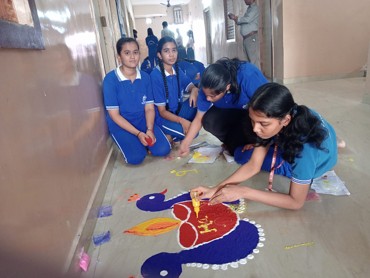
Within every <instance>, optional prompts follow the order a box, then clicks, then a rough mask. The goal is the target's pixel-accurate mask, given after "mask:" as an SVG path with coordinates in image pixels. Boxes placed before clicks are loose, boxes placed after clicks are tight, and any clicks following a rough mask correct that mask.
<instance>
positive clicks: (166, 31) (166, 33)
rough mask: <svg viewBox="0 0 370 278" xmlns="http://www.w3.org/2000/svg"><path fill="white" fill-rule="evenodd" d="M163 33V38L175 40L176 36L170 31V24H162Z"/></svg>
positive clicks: (164, 22)
mask: <svg viewBox="0 0 370 278" xmlns="http://www.w3.org/2000/svg"><path fill="white" fill-rule="evenodd" d="M162 27H163V29H162V31H161V38H163V37H171V38H173V39H175V34H174V32H172V31H171V30H170V29H168V23H167V21H163V22H162Z"/></svg>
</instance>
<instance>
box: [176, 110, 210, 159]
mask: <svg viewBox="0 0 370 278" xmlns="http://www.w3.org/2000/svg"><path fill="white" fill-rule="evenodd" d="M203 116H204V112H200V111H199V110H198V111H197V114H196V115H195V118H194V120H193V121H192V122H191V125H190V128H189V130H188V132H187V134H186V136H185V138H184V140H182V141H181V145H180V148H179V155H180V156H182V157H184V156H186V155H188V154H189V146H190V144H191V142H193V140H194V138H195V136H197V134H198V132H199V131H200V129H201V128H202V119H203Z"/></svg>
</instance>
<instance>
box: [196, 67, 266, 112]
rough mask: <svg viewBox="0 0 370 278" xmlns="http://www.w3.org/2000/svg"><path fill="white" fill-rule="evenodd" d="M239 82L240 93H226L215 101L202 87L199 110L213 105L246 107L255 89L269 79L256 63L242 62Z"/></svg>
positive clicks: (218, 106)
mask: <svg viewBox="0 0 370 278" xmlns="http://www.w3.org/2000/svg"><path fill="white" fill-rule="evenodd" d="M237 82H238V84H239V91H240V94H239V95H235V94H232V93H226V94H225V95H224V97H223V98H221V99H220V100H218V101H216V102H214V103H212V102H210V101H208V100H207V98H206V95H205V94H204V92H203V90H202V89H200V90H199V95H198V103H197V106H198V110H199V111H201V112H206V111H207V110H208V109H209V108H211V106H212V105H214V106H215V107H217V108H225V109H227V108H236V109H244V108H245V107H246V105H247V104H248V103H249V100H250V99H251V98H252V96H253V95H254V93H255V91H256V90H257V89H258V88H259V87H260V86H262V85H263V84H265V83H267V82H268V81H267V79H266V77H264V76H263V74H262V72H261V71H260V70H259V69H258V68H257V67H256V66H255V65H253V64H251V63H242V64H240V67H239V69H238V73H237Z"/></svg>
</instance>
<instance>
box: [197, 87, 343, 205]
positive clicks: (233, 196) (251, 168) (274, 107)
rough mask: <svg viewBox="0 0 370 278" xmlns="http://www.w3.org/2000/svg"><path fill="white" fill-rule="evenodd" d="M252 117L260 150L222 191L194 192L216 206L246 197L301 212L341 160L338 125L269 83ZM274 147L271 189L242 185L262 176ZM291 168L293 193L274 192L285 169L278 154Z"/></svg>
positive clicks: (254, 102) (251, 105) (256, 100)
mask: <svg viewBox="0 0 370 278" xmlns="http://www.w3.org/2000/svg"><path fill="white" fill-rule="evenodd" d="M248 111H249V116H250V118H251V122H252V126H253V131H254V132H255V133H256V134H257V136H258V139H259V142H258V146H256V147H255V148H254V149H253V154H252V156H251V158H250V160H249V161H248V162H247V163H246V164H244V165H243V166H241V167H240V168H239V169H238V170H237V171H235V172H234V173H233V174H232V175H231V176H230V177H228V178H227V179H226V180H224V181H223V182H221V183H220V184H219V185H218V186H217V187H214V188H205V187H198V188H196V189H194V190H195V191H198V193H202V197H204V198H210V203H211V204H216V203H219V202H229V201H235V200H237V199H239V198H246V199H249V200H252V201H257V202H262V203H265V204H267V205H271V206H276V207H281V208H286V209H300V208H301V207H302V206H303V205H304V202H305V200H306V197H307V193H308V190H309V188H310V184H311V183H312V180H313V179H315V178H318V177H320V176H322V175H323V174H324V173H326V172H327V171H329V170H331V169H332V168H333V167H334V166H335V164H336V162H337V141H336V134H335V131H334V129H333V127H332V126H331V125H330V124H329V123H328V122H327V121H325V120H324V119H323V118H322V117H321V115H319V114H318V113H316V112H315V111H313V110H311V109H309V108H307V107H306V106H304V105H297V104H296V103H295V102H294V100H293V97H292V95H291V93H290V92H289V90H288V89H287V88H286V87H284V86H283V85H279V84H277V83H269V84H266V85H264V86H262V87H261V88H259V89H258V90H257V92H256V93H255V94H254V96H253V97H252V99H251V100H250V103H249V108H248ZM271 146H273V149H274V152H273V157H272V164H271V172H270V176H269V181H268V188H267V189H269V190H267V191H265V190H257V189H253V188H250V187H246V186H241V185H238V184H239V183H241V182H243V181H245V180H248V179H249V178H251V177H252V176H254V175H255V174H257V173H258V172H259V171H260V169H261V165H262V163H263V161H264V159H265V158H266V155H267V154H268V151H269V149H270V147H271ZM279 155H280V156H281V158H280V159H281V160H282V161H284V163H285V162H286V163H289V164H290V166H291V180H290V190H289V193H288V194H283V193H278V192H275V191H274V190H273V189H272V180H273V170H274V169H275V168H277V167H279V166H280V165H279V164H278V163H277V162H276V161H275V159H277V157H278V156H279Z"/></svg>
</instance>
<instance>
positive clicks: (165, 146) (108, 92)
mask: <svg viewBox="0 0 370 278" xmlns="http://www.w3.org/2000/svg"><path fill="white" fill-rule="evenodd" d="M103 95H104V103H105V108H106V110H107V111H108V110H117V109H118V110H119V113H120V115H121V116H122V117H123V118H125V119H126V120H127V121H128V122H129V123H131V124H132V125H133V126H134V127H135V128H137V129H138V130H140V131H142V132H144V133H145V132H146V130H147V126H146V117H145V105H147V104H152V103H154V101H153V92H152V88H151V82H150V78H149V75H148V74H146V73H145V72H143V71H139V70H137V76H136V79H135V80H134V82H131V80H129V79H127V78H126V77H125V76H124V75H123V74H122V72H121V70H120V69H119V67H118V68H117V69H115V70H112V71H111V72H109V73H108V74H107V75H106V76H105V78H104V81H103ZM106 120H107V123H108V128H109V131H110V133H111V135H112V138H113V140H114V141H115V142H116V143H117V145H118V147H119V149H120V150H121V152H122V154H123V156H124V159H125V161H126V162H127V163H130V164H140V163H141V162H143V160H144V159H145V156H146V154H147V149H146V147H145V146H144V145H143V144H141V142H140V140H139V139H138V137H137V136H136V135H133V134H131V133H130V132H128V131H126V130H125V129H123V128H121V127H120V126H118V125H117V124H116V123H115V122H114V121H113V120H112V119H111V117H110V116H109V113H108V112H107V113H106ZM153 132H154V135H155V137H156V143H155V144H154V145H153V146H151V147H149V149H150V151H151V153H152V154H153V155H154V156H165V155H167V154H168V153H169V152H170V149H171V146H170V144H169V142H168V140H167V138H166V136H165V135H164V134H163V132H162V131H161V129H160V128H159V127H158V126H157V125H156V124H154V126H153Z"/></svg>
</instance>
